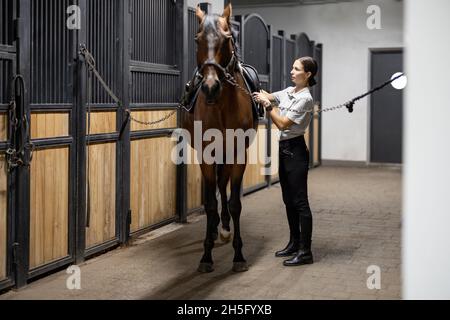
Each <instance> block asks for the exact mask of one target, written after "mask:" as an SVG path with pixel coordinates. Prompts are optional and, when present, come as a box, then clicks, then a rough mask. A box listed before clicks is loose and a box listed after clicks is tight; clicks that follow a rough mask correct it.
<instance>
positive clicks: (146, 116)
mask: <svg viewBox="0 0 450 320" xmlns="http://www.w3.org/2000/svg"><path fill="white" fill-rule="evenodd" d="M173 111H174V110H159V111H133V112H132V113H131V115H132V117H133V118H135V119H137V120H139V121H145V122H149V121H155V120H159V119H162V118H163V117H165V116H166V115H167V114H169V113H172V112H173ZM176 127H177V115H176V114H174V115H173V116H171V117H170V118H169V119H167V120H166V121H162V122H160V123H158V124H155V125H152V126H148V125H144V124H140V123H137V122H135V121H132V122H131V131H141V130H150V129H167V128H176Z"/></svg>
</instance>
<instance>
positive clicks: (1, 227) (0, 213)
mask: <svg viewBox="0 0 450 320" xmlns="http://www.w3.org/2000/svg"><path fill="white" fill-rule="evenodd" d="M0 140H1V138H0ZM6 172H7V168H6V162H5V154H4V153H1V152H0V280H2V279H4V278H5V277H6V255H7V254H6V251H7V247H6V243H7V234H8V232H7V231H8V230H7V211H6V210H7V200H8V193H7V175H6Z"/></svg>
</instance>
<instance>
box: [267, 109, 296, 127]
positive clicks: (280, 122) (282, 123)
mask: <svg viewBox="0 0 450 320" xmlns="http://www.w3.org/2000/svg"><path fill="white" fill-rule="evenodd" d="M266 110H267V112H268V113H269V115H270V117H271V118H272V121H273V123H275V125H276V126H277V128H278V129H280V130H285V129H287V128H289V127H290V126H292V125H293V124H294V121H292V120H291V119H289V118H288V117H282V116H280V115H279V113H278V111H277V110H278V109H274V108H272V107H269V108H267V109H266Z"/></svg>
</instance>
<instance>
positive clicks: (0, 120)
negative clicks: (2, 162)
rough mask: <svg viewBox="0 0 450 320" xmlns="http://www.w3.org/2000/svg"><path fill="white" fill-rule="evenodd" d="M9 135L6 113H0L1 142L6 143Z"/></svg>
mask: <svg viewBox="0 0 450 320" xmlns="http://www.w3.org/2000/svg"><path fill="white" fill-rule="evenodd" d="M7 135H8V117H7V115H6V114H5V113H0V142H1V141H6V139H7Z"/></svg>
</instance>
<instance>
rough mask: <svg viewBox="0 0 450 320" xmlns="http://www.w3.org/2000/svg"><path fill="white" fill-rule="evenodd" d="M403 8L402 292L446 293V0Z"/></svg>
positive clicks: (449, 270)
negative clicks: (404, 51)
mask: <svg viewBox="0 0 450 320" xmlns="http://www.w3.org/2000/svg"><path fill="white" fill-rule="evenodd" d="M405 9H406V10H405V45H406V61H405V62H406V73H407V75H408V86H407V88H406V99H405V108H404V114H405V146H404V155H405V157H404V158H405V162H404V169H405V171H404V172H405V175H404V181H403V182H404V198H403V212H404V225H403V226H404V228H403V246H404V250H403V260H402V261H403V272H402V273H403V297H404V298H406V299H450V230H449V228H450V202H449V201H450V200H449V196H450V169H449V165H450V143H449V138H450V125H449V122H450V90H449V84H450V82H449V80H448V75H449V74H450V60H449V56H450V40H449V39H450V37H449V34H450V20H449V18H448V14H449V13H450V1H448V0H433V1H423V0H409V1H406V4H405ZM446 39H447V40H446Z"/></svg>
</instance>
